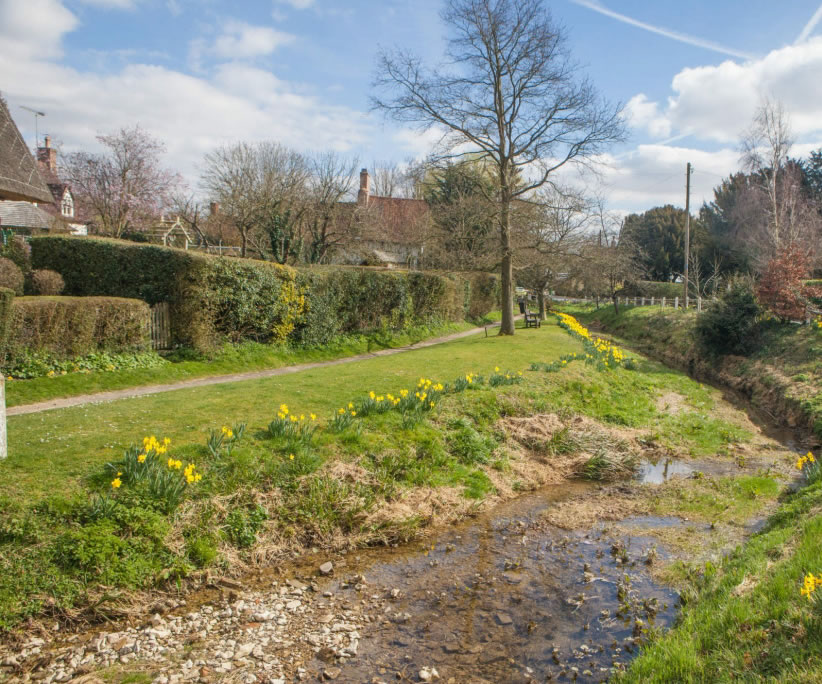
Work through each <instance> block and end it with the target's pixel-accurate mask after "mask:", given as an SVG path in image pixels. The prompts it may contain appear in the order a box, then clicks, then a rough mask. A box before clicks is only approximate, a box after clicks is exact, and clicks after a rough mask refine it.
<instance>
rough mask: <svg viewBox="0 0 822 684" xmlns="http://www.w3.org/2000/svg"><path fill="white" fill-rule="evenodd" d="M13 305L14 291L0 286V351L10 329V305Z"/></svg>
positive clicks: (3, 347) (4, 345) (3, 346)
mask: <svg viewBox="0 0 822 684" xmlns="http://www.w3.org/2000/svg"><path fill="white" fill-rule="evenodd" d="M13 305H14V291H13V290H10V289H9V288H7V287H0V351H2V350H3V349H5V347H6V340H7V339H8V337H9V333H10V331H11V320H12V319H11V315H12V306H13Z"/></svg>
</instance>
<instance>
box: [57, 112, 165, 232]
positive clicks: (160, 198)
mask: <svg viewBox="0 0 822 684" xmlns="http://www.w3.org/2000/svg"><path fill="white" fill-rule="evenodd" d="M97 140H98V141H99V142H100V143H101V144H102V145H103V147H104V148H105V151H104V152H103V153H101V154H87V153H85V152H75V153H74V154H70V155H68V157H67V159H66V163H65V166H64V174H65V177H66V180H68V182H69V183H70V184H71V187H72V191H73V192H74V193H75V194H76V195H77V196H78V199H79V200H80V202H81V203H82V204H83V205H84V206H85V207H86V208H87V209H88V211H89V212H90V213H91V214H92V218H93V220H94V221H95V223H96V224H97V226H98V230H99V231H100V232H101V233H103V234H105V235H111V236H114V237H120V236H122V235H123V234H124V233H128V232H130V231H143V230H146V229H148V228H150V227H151V226H152V225H153V223H154V222H155V221H156V220H157V219H158V218H159V217H160V215H161V213H162V211H163V210H164V209H165V208H166V207H167V205H168V203H169V201H170V198H171V195H172V194H173V193H174V192H175V190H176V189H177V188H179V187H180V185H181V179H180V177H179V175H177V174H176V173H173V172H172V171H169V170H167V169H165V168H163V167H162V165H161V163H160V156H161V155H162V154H163V152H164V151H165V147H164V146H163V144H162V143H161V142H160V141H159V140H157V139H155V138H153V137H151V136H150V135H149V134H148V133H146V132H145V131H144V130H143V129H142V128H140V127H139V126H135V127H134V128H121V129H120V130H119V131H118V132H117V133H115V134H114V135H99V136H97Z"/></svg>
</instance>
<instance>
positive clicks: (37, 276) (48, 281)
mask: <svg viewBox="0 0 822 684" xmlns="http://www.w3.org/2000/svg"><path fill="white" fill-rule="evenodd" d="M31 283H32V286H33V289H34V294H38V295H51V296H54V295H59V294H60V293H61V292H62V291H63V290H64V289H65V287H66V283H65V282H64V281H63V276H61V275H60V274H59V273H58V272H57V271H51V270H49V269H47V268H41V269H38V270H35V271H32V272H31Z"/></svg>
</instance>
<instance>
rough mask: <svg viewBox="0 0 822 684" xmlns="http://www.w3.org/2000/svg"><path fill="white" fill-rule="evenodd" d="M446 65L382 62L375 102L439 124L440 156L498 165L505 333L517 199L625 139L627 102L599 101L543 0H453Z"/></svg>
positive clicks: (386, 55)
mask: <svg viewBox="0 0 822 684" xmlns="http://www.w3.org/2000/svg"><path fill="white" fill-rule="evenodd" d="M442 19H443V21H444V22H445V24H446V26H447V28H448V29H449V31H450V37H449V46H448V50H447V58H448V66H447V67H443V68H427V67H425V66H424V65H423V64H422V61H421V60H420V59H419V58H418V57H416V56H414V55H413V54H411V53H408V52H403V51H395V52H383V53H382V54H381V55H380V56H379V59H378V66H377V77H376V80H375V88H376V89H377V91H378V93H379V95H377V96H375V97H374V100H373V102H374V105H375V106H376V107H377V108H379V109H381V110H383V111H384V112H385V113H386V114H387V115H388V116H390V117H392V118H394V119H395V120H398V121H402V122H406V123H412V124H416V125H418V126H420V127H421V128H424V129H426V128H435V129H437V130H441V131H442V133H443V137H442V139H441V148H442V149H441V150H440V156H460V155H464V154H474V155H477V154H479V155H480V157H481V158H483V159H487V160H489V163H490V164H492V166H493V167H494V170H495V175H496V178H495V182H496V192H495V197H494V201H495V205H496V209H497V212H496V213H497V216H496V222H497V224H498V227H499V237H500V256H501V259H500V262H501V270H502V301H503V312H502V325H501V328H500V332H501V334H509V335H510V334H513V332H514V312H513V282H512V281H513V270H512V269H513V247H512V242H511V203H512V202H513V201H514V200H516V199H518V198H527V197H528V196H529V194H530V193H531V192H532V191H534V190H536V189H538V188H540V187H542V186H543V185H545V184H546V183H549V182H550V180H551V174H553V173H554V172H556V171H557V170H558V169H560V168H561V167H563V166H564V165H566V164H568V163H570V162H585V161H590V160H591V158H592V157H593V156H594V155H596V154H597V153H599V152H601V151H602V150H603V149H604V148H605V147H606V146H607V145H609V144H610V143H613V142H614V141H616V140H619V139H621V137H622V135H623V124H622V120H621V116H620V108H619V107H618V106H612V105H609V104H607V103H605V102H603V101H602V99H601V98H600V97H599V96H598V95H597V93H596V91H595V89H594V88H593V86H592V85H591V84H590V82H589V81H588V80H587V79H586V78H584V77H583V76H582V75H581V74H580V72H579V69H578V67H577V65H576V64H575V62H574V61H573V60H572V59H571V57H570V55H569V53H568V49H567V45H566V38H565V34H564V32H563V31H562V29H561V28H560V27H558V26H557V25H556V24H554V22H553V20H552V19H551V16H550V14H549V12H548V10H547V9H546V8H545V6H544V4H543V2H542V0H447V2H446V6H445V9H444V11H443V13H442Z"/></svg>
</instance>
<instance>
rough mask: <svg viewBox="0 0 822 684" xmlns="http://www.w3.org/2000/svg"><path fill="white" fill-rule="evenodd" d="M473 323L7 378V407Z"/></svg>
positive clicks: (372, 346)
mask: <svg viewBox="0 0 822 684" xmlns="http://www.w3.org/2000/svg"><path fill="white" fill-rule="evenodd" d="M489 322H490V319H489ZM473 327H475V324H474V323H468V322H464V323H447V324H443V325H440V326H434V327H428V326H419V327H415V328H411V329H408V330H406V331H403V332H391V331H386V332H376V333H372V334H370V335H358V336H352V337H344V338H341V339H339V340H337V341H336V342H335V343H333V344H329V345H326V346H323V347H316V348H300V347H295V346H290V345H286V344H282V345H276V344H257V343H254V342H245V343H242V344H236V345H226V346H225V347H223V348H222V349H221V350H220V351H218V352H217V353H216V354H215V355H214V356H213V357H211V358H206V357H202V356H198V355H192V354H191V353H190V352H189V353H186V352H177V353H174V354H172V355H170V356H169V357H168V359H167V360H168V362H167V363H164V364H162V365H158V366H156V367H152V368H134V369H124V370H115V371H108V372H106V371H98V372H93V373H87V374H86V373H69V374H67V375H59V374H58V375H56V376H54V377H41V378H35V379H32V380H13V381H9V382H7V383H6V402H7V405H8V406H22V405H25V404H32V403H35V402H39V401H46V400H49V399H58V398H62V397H75V396H79V395H83V394H94V393H97V392H109V391H112V390H121V389H129V388H132V387H145V386H150V385H164V384H169V383H175V382H182V381H185V380H192V379H194V378H203V377H211V376H216V375H226V374H230V373H242V372H249V371H255V370H265V369H269V368H282V367H284V366H293V365H295V364H300V363H311V362H316V361H330V360H333V359H338V358H342V357H345V356H356V355H358V354H365V353H368V352H372V351H376V350H379V349H392V348H396V347H403V346H405V345H408V344H414V343H416V342H420V341H422V340H425V339H430V338H432V337H440V336H443V335H448V334H451V333H457V332H462V331H464V330H470V329H471V328H473Z"/></svg>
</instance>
